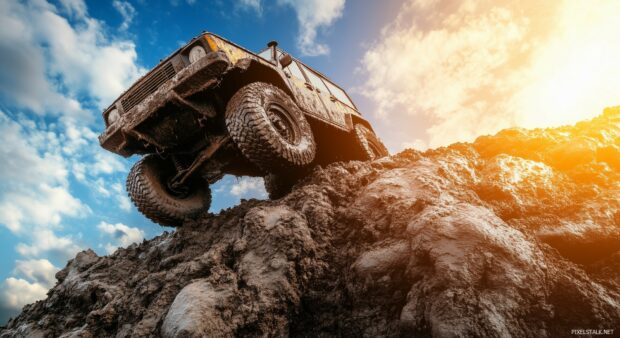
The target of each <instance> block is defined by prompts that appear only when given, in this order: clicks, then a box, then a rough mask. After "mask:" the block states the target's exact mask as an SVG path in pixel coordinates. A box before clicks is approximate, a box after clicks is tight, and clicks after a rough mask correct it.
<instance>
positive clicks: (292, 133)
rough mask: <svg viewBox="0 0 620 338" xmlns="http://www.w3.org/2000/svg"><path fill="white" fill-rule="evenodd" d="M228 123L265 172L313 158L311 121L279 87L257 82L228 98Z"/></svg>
mask: <svg viewBox="0 0 620 338" xmlns="http://www.w3.org/2000/svg"><path fill="white" fill-rule="evenodd" d="M226 126H227V128H228V132H229V133H230V136H231V138H232V139H233V141H234V142H235V144H236V145H237V147H238V148H239V150H241V153H243V155H244V156H245V157H246V158H248V159H249V160H250V161H251V162H252V163H254V164H256V165H257V166H258V167H259V168H260V169H262V170H263V171H265V172H275V173H281V172H285V171H287V170H290V169H296V168H301V167H303V166H305V165H307V164H309V163H310V162H312V161H313V160H314V155H315V151H316V145H315V143H314V137H313V135H312V130H311V129H310V125H309V124H308V121H306V118H305V117H304V115H303V113H302V112H301V110H300V109H299V107H298V106H297V104H295V102H294V101H293V100H292V99H291V98H290V97H289V96H288V95H287V94H286V93H285V92H284V91H282V90H281V89H280V88H278V87H275V86H273V85H270V84H267V83H263V82H254V83H250V84H248V85H246V86H245V87H243V88H241V89H239V90H238V91H237V93H235V95H233V97H232V98H231V99H230V101H229V102H228V106H227V108H226Z"/></svg>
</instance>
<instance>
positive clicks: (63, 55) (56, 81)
mask: <svg viewBox="0 0 620 338" xmlns="http://www.w3.org/2000/svg"><path fill="white" fill-rule="evenodd" d="M61 4H62V5H63V8H64V9H65V10H66V11H68V12H70V13H74V15H75V16H76V19H77V20H78V23H77V24H76V25H74V26H72V25H71V24H70V23H69V22H68V20H67V19H66V18H64V17H62V16H60V15H59V13H58V12H57V10H56V8H55V7H54V6H53V5H51V4H49V3H47V2H46V1H30V2H26V3H22V2H18V1H16V0H8V1H2V2H0V89H2V92H3V93H4V94H5V95H6V98H8V99H11V100H15V101H17V102H18V103H19V104H21V105H23V106H25V107H27V108H29V109H32V110H34V111H36V112H38V113H47V112H55V113H58V114H63V115H80V114H81V116H82V118H85V117H89V116H88V115H86V114H85V112H84V111H83V109H82V107H81V105H80V103H79V102H78V101H77V100H76V99H75V97H77V96H78V95H82V94H86V95H88V96H89V97H92V98H93V99H94V100H95V102H96V103H97V104H98V105H99V106H100V107H103V106H104V105H107V104H110V103H111V101H112V100H113V99H114V98H115V97H116V96H117V95H118V94H120V92H121V91H122V90H123V89H125V88H126V87H127V86H128V85H129V84H130V83H132V82H133V81H134V80H135V79H137V77H138V76H139V75H140V74H141V73H143V72H144V69H142V68H141V67H139V66H137V65H136V59H137V54H136V51H135V45H134V43H133V42H131V41H126V40H116V39H111V38H109V37H107V36H106V35H105V34H104V28H103V24H102V23H101V22H99V21H98V20H96V19H93V18H90V17H88V16H87V12H86V7H85V5H84V4H83V2H81V1H63V2H62V3H61ZM50 77H51V79H50ZM52 79H53V80H52Z"/></svg>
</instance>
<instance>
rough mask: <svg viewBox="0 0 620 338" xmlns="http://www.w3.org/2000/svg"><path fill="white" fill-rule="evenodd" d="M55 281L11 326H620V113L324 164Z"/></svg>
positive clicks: (365, 332) (361, 332) (496, 332)
mask: <svg viewBox="0 0 620 338" xmlns="http://www.w3.org/2000/svg"><path fill="white" fill-rule="evenodd" d="M57 278H58V284H57V285H56V286H55V287H54V288H53V289H52V290H51V291H50V292H49V296H48V298H47V299H46V300H44V301H39V302H37V303H35V304H31V305H28V306H26V307H25V308H24V310H23V312H22V314H21V315H19V317H17V318H15V319H13V320H11V321H10V322H9V323H8V326H7V327H6V328H4V329H2V333H1V334H0V336H2V337H7V336H40V337H59V336H61V337H105V336H116V337H129V336H131V337H146V336H164V337H200V336H211V337H226V336H287V335H288V336H295V337H298V336H299V337H305V336H308V337H315V336H323V337H331V336H347V337H348V336H351V337H352V336H356V337H358V336H364V337H381V336H389V337H394V336H422V337H424V336H435V337H469V336H476V337H562V336H571V334H578V333H579V332H581V333H587V331H571V330H594V329H608V330H616V332H615V333H614V334H619V333H620V109H617V108H615V109H607V110H605V112H604V113H603V114H602V115H601V116H599V117H597V118H595V119H593V120H591V121H587V122H581V123H579V124H577V125H576V126H570V127H562V128H555V129H539V130H523V129H510V130H505V131H502V132H500V133H499V134H497V135H495V136H485V137H481V138H479V139H477V140H476V141H475V142H474V143H473V144H464V143H463V144H454V145H452V146H450V147H447V148H440V149H436V150H429V151H427V152H425V153H421V152H417V151H413V150H407V151H404V152H402V153H400V154H397V155H394V156H392V157H389V158H384V159H381V160H378V161H375V162H372V163H361V162H350V163H336V164H333V165H330V166H328V167H326V168H317V169H316V170H315V171H314V172H313V174H312V175H311V176H310V177H308V178H307V179H305V180H304V181H303V182H301V183H300V184H298V185H297V186H296V187H295V189H294V191H293V192H292V193H290V194H289V195H288V196H286V197H284V198H282V199H279V200H275V201H256V200H251V201H244V202H242V203H241V204H240V205H239V206H237V207H234V208H231V209H228V210H225V211H222V212H221V213H220V214H217V215H213V214H204V215H203V216H201V217H200V218H198V219H196V220H192V221H188V222H187V223H186V224H185V225H184V226H183V227H182V228H180V229H178V231H175V232H173V233H164V234H163V235H161V236H159V237H157V238H154V239H152V240H149V241H145V242H143V243H142V244H139V245H132V246H130V247H129V248H127V249H120V250H118V251H117V252H115V253H114V254H112V255H110V256H105V257H98V256H97V255H96V254H95V253H94V252H93V251H85V252H81V253H79V254H78V255H77V256H76V257H75V258H74V259H73V260H71V261H70V262H69V264H68V265H67V267H66V268H65V269H63V270H62V271H60V272H59V273H58V274H57ZM606 332H607V333H609V331H606ZM573 336H574V335H573Z"/></svg>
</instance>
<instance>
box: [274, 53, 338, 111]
mask: <svg viewBox="0 0 620 338" xmlns="http://www.w3.org/2000/svg"><path fill="white" fill-rule="evenodd" d="M283 70H284V73H285V74H286V77H287V78H288V79H289V82H290V84H291V89H292V90H293V92H294V94H295V98H296V99H297V104H298V105H299V107H300V108H301V109H302V110H304V111H305V112H306V113H307V114H309V115H312V116H314V117H316V118H319V119H322V120H325V117H326V116H327V114H328V113H327V112H328V110H327V107H326V106H325V104H324V103H323V101H322V100H321V98H320V97H319V94H318V93H317V92H316V91H315V89H314V86H313V85H312V84H310V82H308V80H307V79H306V77H305V76H304V73H303V72H302V70H301V68H299V64H298V63H297V61H295V60H293V62H291V64H290V65H288V66H287V67H285V68H284V69H283Z"/></svg>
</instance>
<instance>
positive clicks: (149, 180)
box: [127, 155, 211, 227]
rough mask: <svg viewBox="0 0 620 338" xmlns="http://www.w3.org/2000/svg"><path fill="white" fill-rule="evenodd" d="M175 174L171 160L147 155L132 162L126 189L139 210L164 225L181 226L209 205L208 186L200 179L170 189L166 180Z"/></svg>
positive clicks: (209, 193) (209, 194)
mask: <svg viewBox="0 0 620 338" xmlns="http://www.w3.org/2000/svg"><path fill="white" fill-rule="evenodd" d="M175 173H176V169H175V167H174V165H173V164H172V163H171V162H170V161H165V160H163V159H161V158H160V157H158V156H155V155H147V156H145V157H144V158H142V159H141V160H140V161H138V162H137V163H136V164H134V166H133V167H132V168H131V171H130V172H129V175H128V176H127V192H128V193H129V197H130V198H131V200H132V201H133V203H134V204H135V205H136V207H137V208H138V210H139V211H140V212H141V213H142V214H144V216H146V217H148V218H149V219H151V220H152V221H153V222H156V223H159V224H161V225H164V226H173V227H176V226H180V225H182V224H183V221H184V220H185V219H186V218H189V217H193V216H196V215H197V214H199V213H201V212H202V211H206V210H208V209H209V206H210V205H211V189H209V185H208V183H207V182H206V181H204V180H203V179H201V178H194V179H193V180H190V182H188V184H187V185H186V186H185V187H184V188H183V189H177V190H176V191H173V190H172V189H170V188H169V187H168V180H169V179H170V178H172V177H173V176H174V174H175Z"/></svg>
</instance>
